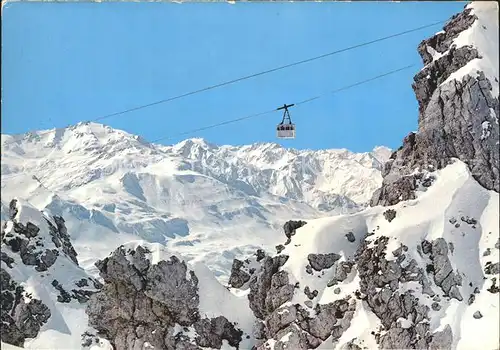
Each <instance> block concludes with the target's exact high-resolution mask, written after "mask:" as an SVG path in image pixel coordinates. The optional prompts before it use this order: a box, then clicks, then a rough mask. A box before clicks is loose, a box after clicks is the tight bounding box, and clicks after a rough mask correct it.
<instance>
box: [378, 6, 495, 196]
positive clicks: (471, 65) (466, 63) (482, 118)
mask: <svg viewBox="0 0 500 350" xmlns="http://www.w3.org/2000/svg"><path fill="white" fill-rule="evenodd" d="M418 51H419V53H420V55H421V57H422V60H423V62H424V64H425V67H424V68H423V69H422V70H421V71H420V72H419V73H417V75H416V76H415V77H414V83H413V89H414V91H415V95H416V97H417V100H418V104H419V118H418V132H417V133H410V134H409V135H408V136H407V137H406V138H405V139H404V140H403V145H402V146H401V147H400V148H399V149H398V150H397V151H396V152H394V153H393V154H392V155H391V159H390V160H389V161H388V162H387V163H386V164H385V167H384V170H383V174H382V176H383V178H384V179H383V183H382V187H381V188H380V189H378V190H377V191H375V193H374V194H373V197H372V200H371V205H372V206H374V205H379V204H380V205H394V204H396V203H398V202H399V201H404V200H408V199H413V198H415V191H416V190H417V188H418V187H419V185H420V184H421V180H422V177H425V176H427V175H426V173H427V172H433V171H435V170H439V169H441V168H443V167H445V166H446V165H448V164H449V163H450V162H451V161H452V160H453V159H454V158H455V159H459V160H461V161H463V162H464V163H466V164H467V165H468V168H469V170H470V171H471V173H472V176H473V177H474V178H475V179H476V180H477V181H478V182H479V183H480V184H481V186H483V187H484V188H486V189H489V190H494V191H496V192H498V191H499V188H500V181H499V147H498V145H499V125H498V115H499V104H498V70H497V68H496V67H497V66H498V4H497V3H496V2H474V3H471V4H469V5H467V6H466V8H465V9H464V10H463V11H462V12H461V13H459V14H457V15H455V16H453V17H452V19H451V20H450V21H449V22H448V23H447V24H446V25H445V26H444V28H443V31H441V32H439V33H437V34H436V35H434V36H433V37H431V38H429V39H427V40H424V41H423V42H422V43H421V44H420V45H419V47H418Z"/></svg>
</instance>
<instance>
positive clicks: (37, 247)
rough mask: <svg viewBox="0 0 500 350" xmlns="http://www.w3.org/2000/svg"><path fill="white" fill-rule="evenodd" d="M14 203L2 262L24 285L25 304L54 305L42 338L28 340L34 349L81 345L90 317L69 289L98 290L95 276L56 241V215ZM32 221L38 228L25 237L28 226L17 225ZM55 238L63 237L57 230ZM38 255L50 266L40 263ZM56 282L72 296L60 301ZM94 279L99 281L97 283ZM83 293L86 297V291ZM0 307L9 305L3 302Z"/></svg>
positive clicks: (4, 229)
mask: <svg viewBox="0 0 500 350" xmlns="http://www.w3.org/2000/svg"><path fill="white" fill-rule="evenodd" d="M13 208H15V209H13V210H14V211H15V212H13V211H11V213H12V216H11V218H9V219H8V220H6V221H4V222H2V263H1V267H2V269H3V270H5V271H6V272H7V273H8V274H9V275H10V277H11V278H12V280H13V281H15V282H16V283H17V284H18V285H20V286H22V287H23V288H24V291H25V293H26V294H25V295H24V298H23V299H24V302H25V303H27V302H29V300H30V299H38V300H41V301H42V303H43V304H44V305H46V306H47V307H48V309H49V310H50V318H49V319H48V322H46V323H45V324H43V325H42V327H41V329H40V333H39V335H38V337H37V338H35V339H29V340H27V341H26V342H25V344H24V345H25V347H28V348H33V349H56V348H61V344H65V346H66V347H67V348H71V349H78V348H80V342H81V340H80V337H81V334H82V333H83V332H84V330H85V329H86V328H87V316H86V314H85V304H84V303H80V302H79V300H78V299H77V297H76V294H75V295H74V297H71V294H72V293H74V291H75V290H78V291H79V293H86V292H93V291H96V290H97V289H95V285H94V284H93V283H94V280H93V279H91V278H89V275H88V274H87V273H86V272H85V270H84V269H83V268H81V267H80V266H78V264H77V261H74V260H73V259H74V257H73V255H72V251H71V248H70V243H67V244H66V245H65V243H63V245H62V246H61V245H60V244H56V240H57V239H56V238H54V234H53V233H51V230H55V228H56V227H58V223H57V222H56V221H54V218H52V217H51V216H50V215H48V214H47V213H42V212H40V211H39V210H38V209H36V208H34V207H33V206H31V205H30V204H29V203H27V202H25V201H23V200H19V199H16V202H15V205H14V207H13ZM29 223H30V224H32V225H35V226H36V227H37V228H38V229H39V231H38V232H37V233H36V234H35V235H34V236H33V235H31V237H29V236H30V235H28V236H26V230H24V229H21V230H19V228H16V227H18V225H24V226H26V227H27V225H28V224H29ZM62 234H63V235H64V232H63V233H62ZM56 237H63V236H61V235H59V234H56ZM19 240H21V241H23V242H26V246H25V247H26V248H25V249H26V250H24V249H23V243H21V244H19V243H17V242H19ZM59 242H61V241H59ZM19 246H21V249H20V250H19ZM15 247H17V248H15ZM68 248H69V249H68ZM49 251H51V252H55V253H56V256H55V257H54V259H55V260H54V261H52V260H51V259H50V258H47V256H48V253H49ZM73 253H74V252H73ZM5 254H6V256H7V259H6V256H5ZM40 259H41V261H43V262H45V263H46V266H47V267H48V268H47V267H43V264H40ZM8 260H10V262H9V263H8V262H7V261H8ZM36 260H38V261H36ZM75 260H76V259H75ZM49 261H50V262H49ZM82 280H85V285H80V286H79V285H78V284H80V283H81V281H82ZM54 281H56V282H57V284H58V285H59V286H60V287H61V288H62V289H64V290H65V291H66V292H68V293H69V294H68V295H67V297H68V298H69V299H68V300H66V301H65V302H60V301H58V299H59V298H61V297H62V294H61V292H60V290H58V288H56V287H55V285H54V284H55V283H56V282H54ZM96 283H97V285H99V282H97V281H96ZM2 292H3V293H4V291H2ZM27 295H29V296H27ZM3 296H4V295H3ZM79 296H80V297H82V296H83V294H80V295H79ZM83 298H85V296H83ZM77 300H78V301H77ZM22 302H23V301H21V303H22ZM2 306H5V307H7V306H6V304H4V303H2ZM18 313H19V310H18V309H16V311H15V316H14V317H16V318H17V317H19V315H18ZM35 318H37V316H35ZM2 349H3V347H2Z"/></svg>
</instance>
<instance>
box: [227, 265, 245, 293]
mask: <svg viewBox="0 0 500 350" xmlns="http://www.w3.org/2000/svg"><path fill="white" fill-rule="evenodd" d="M242 267H243V261H241V260H238V259H234V260H233V266H232V267H231V275H230V276H229V282H228V283H229V285H230V286H232V287H234V288H241V287H242V286H243V285H244V284H245V283H247V282H248V281H250V274H248V273H246V272H245V271H243V270H241V268H242Z"/></svg>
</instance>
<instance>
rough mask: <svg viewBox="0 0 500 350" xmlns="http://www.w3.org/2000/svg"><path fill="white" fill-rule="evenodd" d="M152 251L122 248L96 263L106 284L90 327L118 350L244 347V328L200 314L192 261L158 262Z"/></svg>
mask: <svg viewBox="0 0 500 350" xmlns="http://www.w3.org/2000/svg"><path fill="white" fill-rule="evenodd" d="M149 253H150V251H149V250H147V249H146V248H143V247H142V246H138V247H137V248H135V249H134V250H132V249H128V250H126V249H125V248H124V247H123V246H121V247H119V248H118V249H116V250H115V251H114V252H113V254H112V255H111V256H109V257H107V258H105V259H104V260H100V261H98V262H97V263H96V266H97V268H98V269H99V273H100V275H101V277H102V278H103V279H104V281H105V283H104V287H103V288H102V289H101V291H100V292H99V293H96V294H94V295H92V296H91V299H90V301H89V303H88V306H87V309H86V312H87V314H88V316H89V325H90V326H92V327H93V328H94V329H96V330H97V331H98V332H99V335H100V336H102V337H104V338H106V339H107V340H109V341H110V343H111V344H112V345H113V346H114V347H115V348H116V349H142V348H143V347H144V346H148V344H150V345H151V346H153V347H155V348H157V349H167V350H168V349H172V350H174V349H199V348H200V347H210V348H217V349H220V348H221V346H222V342H223V340H226V341H227V342H228V343H229V344H230V345H231V346H234V347H236V348H238V345H239V343H240V342H241V339H242V331H240V330H239V329H237V328H236V327H235V326H234V325H233V324H232V323H230V322H229V321H228V320H227V319H226V318H225V317H224V316H219V317H215V318H212V319H208V318H206V317H201V316H200V311H199V300H200V297H199V291H198V278H197V276H196V275H195V273H194V272H193V271H190V270H189V269H188V267H187V265H186V263H185V262H183V261H180V260H179V259H178V258H177V257H176V256H172V257H170V259H169V260H162V261H160V262H158V263H157V264H152V263H151V258H150V255H149ZM190 333H194V334H195V336H192V335H191V336H189V335H190ZM85 341H86V342H88V339H86V340H85Z"/></svg>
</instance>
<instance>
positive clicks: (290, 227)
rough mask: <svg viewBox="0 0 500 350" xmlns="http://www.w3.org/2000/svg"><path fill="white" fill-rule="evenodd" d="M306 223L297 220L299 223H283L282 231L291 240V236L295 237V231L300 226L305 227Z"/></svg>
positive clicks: (292, 221)
mask: <svg viewBox="0 0 500 350" xmlns="http://www.w3.org/2000/svg"><path fill="white" fill-rule="evenodd" d="M306 224H307V222H305V221H302V220H299V221H294V220H290V221H287V222H285V224H284V225H283V231H285V236H286V237H287V238H291V237H292V236H293V235H295V230H297V229H298V228H301V227H302V226H304V225H306Z"/></svg>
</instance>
